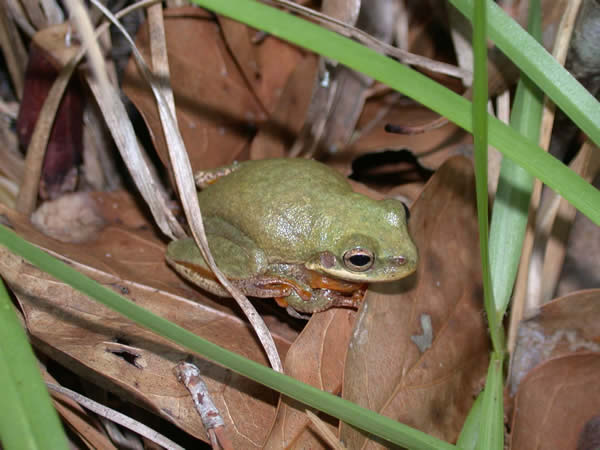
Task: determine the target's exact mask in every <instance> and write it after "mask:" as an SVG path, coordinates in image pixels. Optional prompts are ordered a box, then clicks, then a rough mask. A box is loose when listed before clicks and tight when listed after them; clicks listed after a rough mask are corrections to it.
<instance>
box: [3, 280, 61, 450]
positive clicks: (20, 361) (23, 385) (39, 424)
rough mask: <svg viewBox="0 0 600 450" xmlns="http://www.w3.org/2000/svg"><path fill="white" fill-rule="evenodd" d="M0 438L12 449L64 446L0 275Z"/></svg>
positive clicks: (58, 422)
mask: <svg viewBox="0 0 600 450" xmlns="http://www.w3.org/2000/svg"><path fill="white" fill-rule="evenodd" d="M0 386H2V413H1V414H0V442H1V443H2V447H3V448H5V449H7V450H12V449H15V450H16V449H19V450H21V449H23V450H29V449H31V450H33V449H40V450H41V449H47V448H51V449H57V450H60V449H68V448H69V445H68V443H67V438H66V437H65V433H64V431H63V428H62V424H61V423H60V420H59V418H58V414H57V413H56V410H55V409H54V407H53V406H52V401H51V400H50V395H49V394H48V391H47V390H46V385H45V384H44V381H43V380H42V377H41V375H40V369H39V367H38V363H37V359H36V358H35V356H34V354H33V351H32V350H31V346H30V345H29V341H28V340H27V336H26V335H25V331H24V330H23V327H22V326H21V323H20V322H19V319H18V318H17V315H16V313H15V310H14V308H13V305H12V302H11V301H10V296H9V294H8V292H7V291H6V287H5V286H4V283H3V281H2V279H0Z"/></svg>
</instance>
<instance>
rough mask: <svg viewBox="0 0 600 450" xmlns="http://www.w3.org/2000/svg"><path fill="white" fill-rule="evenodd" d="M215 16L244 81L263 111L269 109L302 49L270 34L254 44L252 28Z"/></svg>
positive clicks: (271, 110)
mask: <svg viewBox="0 0 600 450" xmlns="http://www.w3.org/2000/svg"><path fill="white" fill-rule="evenodd" d="M218 19H219V24H220V26H221V29H222V33H223V36H224V38H225V42H226V43H227V46H228V47H229V48H230V50H231V55H232V57H233V58H234V59H235V61H236V62H237V63H238V64H239V66H240V68H241V69H242V72H243V74H244V76H245V78H246V81H247V82H248V84H249V85H250V86H251V88H252V91H253V92H254V94H255V95H256V96H257V97H258V99H259V101H260V103H261V104H262V105H263V107H264V109H265V111H267V113H268V114H271V113H273V112H274V110H275V108H276V106H277V104H278V102H279V99H280V97H281V95H282V92H283V89H284V88H285V86H286V81H287V79H288V77H290V76H291V74H292V73H293V72H294V71H295V70H296V66H297V65H298V64H300V62H301V61H302V59H304V58H305V57H306V55H305V52H304V51H303V50H302V49H300V48H298V47H295V46H293V45H290V44H289V43H287V42H285V41H282V40H280V39H277V38H276V37H275V36H270V35H268V36H266V37H265V38H264V39H262V40H261V42H260V43H258V44H255V43H253V42H252V39H253V37H254V35H255V34H256V33H257V31H256V30H255V29H253V28H249V27H248V26H246V25H245V24H243V23H240V22H236V21H235V20H231V19H228V18H225V17H223V16H218ZM308 96H309V97H310V92H308ZM307 100H308V99H307Z"/></svg>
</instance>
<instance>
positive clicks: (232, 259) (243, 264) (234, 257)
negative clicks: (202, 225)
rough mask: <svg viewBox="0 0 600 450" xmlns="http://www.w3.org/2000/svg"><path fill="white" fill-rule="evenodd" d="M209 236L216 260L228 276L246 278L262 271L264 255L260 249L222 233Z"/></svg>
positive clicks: (236, 278)
mask: <svg viewBox="0 0 600 450" xmlns="http://www.w3.org/2000/svg"><path fill="white" fill-rule="evenodd" d="M207 238H208V242H209V246H210V251H211V253H212V255H213V257H214V258H215V262H216V263H217V266H218V267H219V269H221V270H222V271H223V273H224V274H225V275H226V276H227V278H230V279H233V280H245V279H248V278H252V277H254V276H256V275H258V274H259V273H260V272H261V267H262V264H261V263H262V260H263V259H264V255H263V254H262V252H261V251H260V250H258V249H255V248H248V247H247V246H244V245H239V244H238V243H236V242H235V241H234V240H232V239H228V238H227V237H224V236H220V235H214V234H209V235H207Z"/></svg>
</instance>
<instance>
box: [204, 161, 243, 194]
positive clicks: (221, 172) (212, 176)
mask: <svg viewBox="0 0 600 450" xmlns="http://www.w3.org/2000/svg"><path fill="white" fill-rule="evenodd" d="M240 166H241V164H240V163H237V162H234V163H233V164H231V165H229V166H223V167H217V168H215V169H209V170H200V171H198V172H196V173H195V174H194V181H195V182H196V186H197V187H198V188H199V189H204V188H206V187H207V186H210V185H211V184H213V183H216V182H217V181H219V178H222V177H225V176H227V175H229V174H230V173H231V172H233V171H235V170H237V169H238V168H239V167H240Z"/></svg>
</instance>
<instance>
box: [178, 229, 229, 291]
mask: <svg viewBox="0 0 600 450" xmlns="http://www.w3.org/2000/svg"><path fill="white" fill-rule="evenodd" d="M167 262H168V263H169V265H170V266H171V267H172V268H173V269H175V271H176V272H177V273H179V274H180V275H181V276H183V277H184V278H186V279H187V280H190V281H191V282H192V283H194V284H196V285H198V286H200V287H201V288H202V289H205V290H207V291H208V292H211V293H213V294H215V295H218V296H219V297H231V294H230V293H229V292H228V291H227V289H225V288H224V287H223V285H222V284H221V283H220V282H219V280H217V279H216V277H215V275H214V273H213V272H212V270H211V269H210V267H208V264H206V261H205V260H204V258H203V257H202V254H201V253H200V249H198V247H197V246H196V243H195V242H194V239H192V238H186V239H179V240H177V241H173V242H171V243H170V244H169V246H168V248H167Z"/></svg>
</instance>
